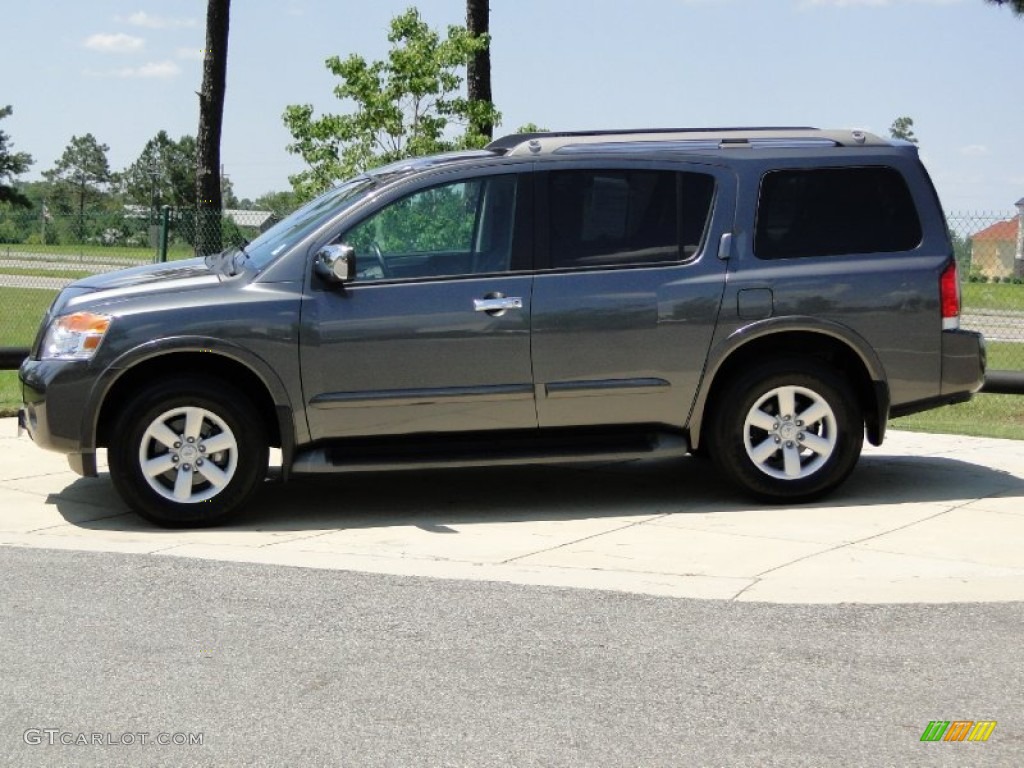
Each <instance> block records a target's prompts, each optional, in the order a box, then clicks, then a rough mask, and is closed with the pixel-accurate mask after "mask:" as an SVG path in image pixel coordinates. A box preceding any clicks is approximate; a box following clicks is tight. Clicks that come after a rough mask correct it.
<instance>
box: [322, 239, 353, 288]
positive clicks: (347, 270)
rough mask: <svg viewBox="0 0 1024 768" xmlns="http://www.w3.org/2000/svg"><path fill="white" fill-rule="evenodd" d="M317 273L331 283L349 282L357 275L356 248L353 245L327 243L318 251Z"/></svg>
mask: <svg viewBox="0 0 1024 768" xmlns="http://www.w3.org/2000/svg"><path fill="white" fill-rule="evenodd" d="M313 267H314V269H315V270H316V273H317V274H318V275H320V277H322V278H323V279H324V280H327V281H328V282H331V283H349V282H351V281H352V280H353V279H354V278H355V276H356V249H355V248H353V247H352V246H351V245H345V244H344V243H342V244H341V245H325V246H324V247H323V248H321V249H320V250H319V251H317V252H316V261H315V262H314V263H313Z"/></svg>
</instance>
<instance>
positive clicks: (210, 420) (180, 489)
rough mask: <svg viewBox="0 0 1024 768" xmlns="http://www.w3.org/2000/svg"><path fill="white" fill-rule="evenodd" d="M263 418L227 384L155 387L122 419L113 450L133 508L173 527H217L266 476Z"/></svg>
mask: <svg viewBox="0 0 1024 768" xmlns="http://www.w3.org/2000/svg"><path fill="white" fill-rule="evenodd" d="M268 453H269V449H268V446H267V437H266V430H265V429H264V427H263V421H262V419H261V418H260V416H259V414H258V413H257V412H256V410H255V408H253V406H252V405H251V404H250V402H249V400H248V399H247V398H246V397H245V396H244V395H243V394H241V393H240V392H238V391H237V390H235V389H233V388H231V387H230V386H228V385H226V384H225V385H220V384H218V383H215V382H212V381H209V380H207V379H201V378H193V377H182V378H175V379H171V380H168V381H163V382H159V383H156V384H153V385H151V386H150V387H148V388H147V389H145V390H143V391H142V392H141V393H139V395H138V396H136V397H135V398H134V399H133V400H132V401H131V402H130V403H129V404H128V407H127V408H125V410H124V411H123V412H122V414H121V416H120V418H119V419H118V421H117V424H116V426H115V430H114V433H113V437H112V438H111V445H110V447H109V449H108V451H107V458H108V463H109V465H110V475H111V478H112V479H113V481H114V486H115V487H116V488H117V490H118V492H119V493H120V494H121V496H122V498H124V499H125V500H126V501H127V502H128V505H129V506H130V507H132V509H134V510H135V511H136V512H138V513H139V515H141V516H142V517H144V518H146V519H147V520H149V521H150V522H152V523H156V524H157V525H160V526H164V527H167V528H181V527H195V526H205V525H213V524H214V523H218V522H220V521H221V520H223V519H224V518H225V517H226V516H227V515H228V514H230V513H231V512H232V511H233V510H235V509H237V508H238V507H239V506H241V505H242V504H243V503H244V502H245V501H246V499H248V498H249V496H250V495H251V494H252V493H253V491H255V490H256V486H257V485H258V484H259V482H260V481H261V480H262V479H263V478H264V477H265V475H266V469H267V460H268Z"/></svg>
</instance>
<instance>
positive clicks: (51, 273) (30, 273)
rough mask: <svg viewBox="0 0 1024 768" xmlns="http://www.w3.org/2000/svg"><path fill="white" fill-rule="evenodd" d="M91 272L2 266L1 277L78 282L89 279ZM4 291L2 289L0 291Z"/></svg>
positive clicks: (0, 267) (0, 269) (0, 268)
mask: <svg viewBox="0 0 1024 768" xmlns="http://www.w3.org/2000/svg"><path fill="white" fill-rule="evenodd" d="M91 274H93V273H92V272H91V271H85V270H81V269H31V268H30V267H4V266H0V275H19V276H24V277H67V278H70V279H73V280H78V279H79V278H81V277H89V275H91ZM2 290H4V289H3V288H0V291H2Z"/></svg>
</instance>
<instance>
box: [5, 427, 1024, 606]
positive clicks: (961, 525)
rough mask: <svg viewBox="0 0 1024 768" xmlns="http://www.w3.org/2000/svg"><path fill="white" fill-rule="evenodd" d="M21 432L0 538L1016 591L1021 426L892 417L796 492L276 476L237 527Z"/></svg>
mask: <svg viewBox="0 0 1024 768" xmlns="http://www.w3.org/2000/svg"><path fill="white" fill-rule="evenodd" d="M15 432H16V427H15V424H14V420H13V419H3V420H0V546H16V547H39V548H54V549H75V550H91V551H111V552H128V553H152V554H160V555H168V556H175V557H192V558H206V559H214V560H229V561H240V562H253V563H272V564H278V565H290V566H298V567H310V568H329V569H343V570H354V571H366V572H374V573H392V574H400V575H413V576H429V577H436V578H449V579H477V580H488V581H505V582H513V583H520V584H544V585H552V586H564V587H575V588H586V589H609V590H620V591H628V592H637V593H646V594H656V595H672V596H680V597H696V598H708V599H722V600H745V601H764V602H785V603H836V602H873V603H877V602H958V601H979V602H984V601H1006V600H1024V547H1021V546H1020V542H1021V541H1022V539H1024V442H1017V441H1009V440H995V439H987V438H969V437H959V436H943V435H922V434H912V433H899V432H896V433H890V435H889V438H888V440H887V441H886V444H885V446H884V447H883V448H868V449H866V450H865V454H864V457H863V459H862V460H861V464H860V466H859V467H858V469H857V470H856V471H855V473H854V475H853V476H852V477H851V479H850V481H849V482H848V483H847V484H846V485H845V486H844V487H843V488H841V489H840V491H839V492H838V493H836V494H834V495H833V496H831V497H829V498H828V499H826V500H824V501H821V502H818V503H814V504H810V505H805V506H794V507H789V506H765V505H759V504H756V503H752V502H750V501H749V500H746V499H744V498H743V497H740V496H738V495H737V494H736V492H735V490H734V489H732V488H731V487H730V486H728V485H727V484H725V483H724V482H723V481H721V480H720V479H719V478H718V477H717V475H716V474H715V473H714V471H713V470H712V469H711V467H710V465H709V464H707V463H706V462H704V461H702V460H700V459H685V460H681V461H648V462H618V463H606V464H591V465H583V466H575V467H552V466H536V467H522V468H501V469H478V470H447V471H439V472H404V473H397V474H387V475H385V474H362V475H342V476H337V477H331V478H309V479H298V480H293V481H292V482H289V483H288V484H281V483H280V482H279V481H277V480H276V479H273V477H272V479H271V480H269V481H268V482H267V485H266V488H264V489H263V490H262V491H261V492H260V493H259V494H258V496H257V498H256V500H255V501H254V502H253V503H252V504H251V505H250V508H249V509H247V510H246V512H245V514H244V515H243V516H241V517H239V518H238V520H237V521H236V522H234V523H232V524H231V525H227V526H223V527H220V528H215V529H210V530H198V531H164V530H160V529H157V528H154V527H152V526H150V525H149V524H148V523H146V522H145V521H143V520H142V519H140V518H139V517H138V516H136V515H135V514H134V513H132V512H131V511H129V510H128V509H127V507H126V506H125V505H124V504H123V502H121V500H120V499H119V498H118V497H117V495H116V494H115V492H114V489H113V486H112V484H111V483H110V479H109V477H108V476H107V475H106V474H105V472H103V473H101V475H100V477H99V478H95V479H85V478H79V477H77V476H76V475H74V474H73V473H71V472H69V471H68V469H67V464H66V462H65V460H64V458H63V457H61V456H59V455H57V454H52V453H48V452H46V451H42V450H40V449H39V448H37V447H36V446H34V445H33V444H32V443H31V441H30V440H29V439H28V438H27V437H22V438H17V437H16V436H15ZM102 458H103V457H102V456H101V461H100V466H101V469H103V468H105V464H104V463H103V461H102ZM272 475H273V473H272Z"/></svg>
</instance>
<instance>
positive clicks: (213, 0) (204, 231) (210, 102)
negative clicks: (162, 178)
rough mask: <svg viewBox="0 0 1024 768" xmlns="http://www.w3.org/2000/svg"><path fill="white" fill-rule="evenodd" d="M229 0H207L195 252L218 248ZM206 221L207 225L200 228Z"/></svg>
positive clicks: (200, 105) (200, 112)
mask: <svg viewBox="0 0 1024 768" xmlns="http://www.w3.org/2000/svg"><path fill="white" fill-rule="evenodd" d="M230 13H231V0H207V4H206V48H205V49H204V53H203V85H202V90H200V92H199V131H198V133H197V134H196V156H197V164H196V199H197V201H198V203H199V208H198V210H199V221H200V227H199V240H198V242H197V243H196V250H197V251H198V253H199V254H200V255H201V254H206V253H216V252H217V251H219V250H220V249H221V231H220V226H219V225H218V224H217V222H219V221H220V212H221V208H222V204H223V190H222V185H221V178H220V135H221V126H222V125H223V122H224V96H225V90H226V83H227V68H228V23H229V18H230ZM207 222H209V224H210V226H204V224H205V223H207Z"/></svg>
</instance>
